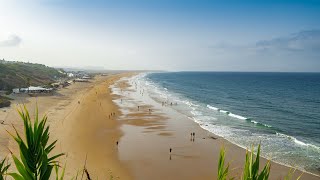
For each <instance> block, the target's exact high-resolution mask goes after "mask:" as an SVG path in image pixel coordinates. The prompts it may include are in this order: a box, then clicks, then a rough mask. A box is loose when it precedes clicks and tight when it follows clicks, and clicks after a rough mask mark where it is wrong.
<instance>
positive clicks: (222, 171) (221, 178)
mask: <svg viewBox="0 0 320 180" xmlns="http://www.w3.org/2000/svg"><path fill="white" fill-rule="evenodd" d="M224 161H225V149H224V147H222V148H221V150H220V156H219V162H218V180H226V179H227V176H228V174H229V164H228V165H227V167H226V168H225V167H224Z"/></svg>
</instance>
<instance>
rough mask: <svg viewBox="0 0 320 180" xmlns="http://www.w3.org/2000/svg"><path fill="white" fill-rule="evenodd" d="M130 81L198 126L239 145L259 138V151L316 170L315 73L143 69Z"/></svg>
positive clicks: (319, 151) (319, 140) (319, 117)
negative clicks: (147, 70) (166, 71)
mask: <svg viewBox="0 0 320 180" xmlns="http://www.w3.org/2000/svg"><path fill="white" fill-rule="evenodd" d="M134 81H135V82H138V83H139V85H142V86H143V87H144V90H145V91H146V93H145V94H148V96H150V97H151V98H152V99H154V100H155V101H156V102H158V103H160V104H161V103H162V102H167V103H168V104H169V107H171V108H173V109H174V110H175V111H177V112H179V113H181V114H184V115H186V116H187V117H189V119H190V120H193V121H195V122H196V123H198V124H199V125H200V126H201V127H202V128H203V129H205V130H207V131H210V132H212V133H214V134H216V135H219V136H221V137H223V138H225V139H227V140H228V141H230V142H232V143H234V144H236V145H238V146H240V147H243V148H248V147H250V146H251V145H253V144H254V145H257V144H258V143H261V146H262V156H264V157H266V158H268V159H271V160H273V161H275V162H278V163H280V164H285V165H290V166H293V167H296V168H298V169H301V170H306V171H308V172H311V173H316V174H320V173H319V172H320V73H242V72H241V73H240V72H169V73H145V74H140V75H138V76H136V77H135V80H134ZM171 103H173V105H172V106H170V105H171ZM176 104H177V105H176Z"/></svg>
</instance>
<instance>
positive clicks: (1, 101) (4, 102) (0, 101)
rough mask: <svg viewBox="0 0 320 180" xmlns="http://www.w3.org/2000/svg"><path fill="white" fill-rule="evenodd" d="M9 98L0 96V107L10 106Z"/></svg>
mask: <svg viewBox="0 0 320 180" xmlns="http://www.w3.org/2000/svg"><path fill="white" fill-rule="evenodd" d="M9 100H10V98H7V97H4V96H0V108H2V107H8V106H10V104H11V102H10V101H9Z"/></svg>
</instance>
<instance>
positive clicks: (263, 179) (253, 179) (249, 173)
mask: <svg viewBox="0 0 320 180" xmlns="http://www.w3.org/2000/svg"><path fill="white" fill-rule="evenodd" d="M253 150H254V149H253V146H252V148H251V152H249V151H248V150H247V152H246V159H245V163H244V169H243V172H242V177H241V179H242V180H267V179H268V178H269V174H270V166H271V165H270V161H268V162H267V164H266V165H265V166H264V168H263V170H262V171H261V172H260V173H259V162H260V144H259V146H258V152H257V155H256V158H255V160H254V158H253ZM224 161H225V149H224V148H221V150H220V157H219V164H218V180H226V179H227V176H228V175H229V164H228V165H227V167H226V168H225V167H224ZM230 179H234V178H230Z"/></svg>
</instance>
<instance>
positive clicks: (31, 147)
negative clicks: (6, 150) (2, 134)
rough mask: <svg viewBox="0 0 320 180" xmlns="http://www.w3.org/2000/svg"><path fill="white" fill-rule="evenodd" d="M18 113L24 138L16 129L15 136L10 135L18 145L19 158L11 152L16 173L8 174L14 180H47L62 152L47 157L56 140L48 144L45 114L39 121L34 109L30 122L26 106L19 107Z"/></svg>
mask: <svg viewBox="0 0 320 180" xmlns="http://www.w3.org/2000/svg"><path fill="white" fill-rule="evenodd" d="M19 114H20V116H21V119H22V120H23V123H24V137H25V139H26V140H25V141H24V140H23V139H22V138H21V136H20V134H19V133H18V132H17V130H16V129H15V132H16V136H14V135H11V136H12V137H13V138H14V139H15V141H16V142H17V143H18V145H19V149H20V158H21V160H19V159H18V158H17V157H16V156H15V155H13V154H12V157H13V160H14V164H15V165H16V168H17V170H18V173H8V174H9V175H10V176H12V177H13V178H14V179H16V180H17V179H26V180H29V179H30V180H34V179H36V180H38V179H43V180H47V179H49V177H50V175H51V172H52V169H53V168H54V166H55V164H56V163H57V161H56V159H57V158H58V157H60V156H62V155H63V154H58V155H55V156H51V157H49V154H50V152H51V151H52V150H53V149H54V148H55V144H56V142H57V141H53V142H52V143H51V144H48V142H49V135H50V133H49V126H46V122H47V117H46V116H44V117H43V118H42V119H41V120H40V121H39V117H38V110H36V113H35V119H34V123H33V124H32V122H31V119H30V115H29V112H28V110H27V109H26V107H24V108H23V109H21V110H20V111H19Z"/></svg>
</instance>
